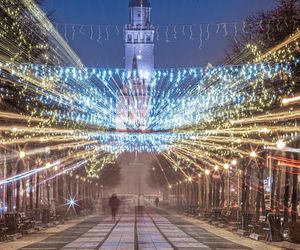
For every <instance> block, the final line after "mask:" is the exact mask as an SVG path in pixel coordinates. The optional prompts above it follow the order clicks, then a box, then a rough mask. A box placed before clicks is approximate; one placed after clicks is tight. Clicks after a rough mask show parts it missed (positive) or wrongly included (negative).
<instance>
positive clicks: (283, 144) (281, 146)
mask: <svg viewBox="0 0 300 250" xmlns="http://www.w3.org/2000/svg"><path fill="white" fill-rule="evenodd" d="M276 147H277V148H278V149H279V150H282V149H284V148H285V147H286V142H285V141H283V140H279V141H277V142H276Z"/></svg>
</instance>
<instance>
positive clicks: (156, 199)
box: [155, 197, 159, 207]
mask: <svg viewBox="0 0 300 250" xmlns="http://www.w3.org/2000/svg"><path fill="white" fill-rule="evenodd" d="M158 203H159V198H158V197H156V198H155V206H156V207H158Z"/></svg>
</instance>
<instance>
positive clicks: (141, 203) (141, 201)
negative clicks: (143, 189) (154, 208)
mask: <svg viewBox="0 0 300 250" xmlns="http://www.w3.org/2000/svg"><path fill="white" fill-rule="evenodd" d="M144 206H145V201H144V196H143V195H141V194H139V195H138V197H137V199H136V205H135V207H136V212H137V213H138V214H142V213H143V211H144Z"/></svg>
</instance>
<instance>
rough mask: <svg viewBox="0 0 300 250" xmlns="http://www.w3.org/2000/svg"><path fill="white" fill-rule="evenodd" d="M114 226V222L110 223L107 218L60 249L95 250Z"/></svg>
mask: <svg viewBox="0 0 300 250" xmlns="http://www.w3.org/2000/svg"><path fill="white" fill-rule="evenodd" d="M114 226H115V222H112V221H111V220H110V219H108V218H107V219H105V220H104V221H103V222H101V223H99V224H98V225H96V226H94V227H93V228H92V229H90V230H88V231H87V232H86V233H84V234H82V235H81V236H80V237H79V238H78V239H76V240H74V241H72V242H71V243H69V244H67V245H66V246H64V247H63V248H62V249H64V250H67V249H69V250H71V249H97V248H98V246H99V245H100V244H101V243H102V242H103V241H104V240H105V238H106V236H107V235H108V234H109V233H110V231H111V230H112V229H113V227H114Z"/></svg>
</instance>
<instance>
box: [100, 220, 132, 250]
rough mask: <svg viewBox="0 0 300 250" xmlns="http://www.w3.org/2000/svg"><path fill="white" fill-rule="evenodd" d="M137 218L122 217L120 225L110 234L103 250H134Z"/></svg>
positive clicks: (102, 246)
mask: <svg viewBox="0 0 300 250" xmlns="http://www.w3.org/2000/svg"><path fill="white" fill-rule="evenodd" d="M134 226H135V216H134V215H126V216H122V217H121V219H120V220H119V222H118V224H117V225H116V226H115V228H114V229H113V230H112V232H111V233H110V234H109V236H108V238H107V240H106V241H105V242H104V243H103V244H102V245H101V247H100V249H101V250H106V249H107V250H112V249H123V250H125V249H134V243H135V238H134Z"/></svg>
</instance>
